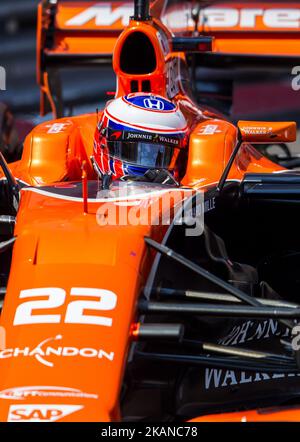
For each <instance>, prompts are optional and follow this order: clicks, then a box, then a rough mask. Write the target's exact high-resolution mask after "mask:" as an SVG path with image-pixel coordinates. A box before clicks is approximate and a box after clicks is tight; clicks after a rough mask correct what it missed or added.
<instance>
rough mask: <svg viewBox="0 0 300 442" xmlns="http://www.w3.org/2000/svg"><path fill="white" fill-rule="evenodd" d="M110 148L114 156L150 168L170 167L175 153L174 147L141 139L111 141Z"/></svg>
mask: <svg viewBox="0 0 300 442" xmlns="http://www.w3.org/2000/svg"><path fill="white" fill-rule="evenodd" d="M108 148H109V151H110V154H111V155H112V156H113V157H116V158H119V159H120V160H122V161H126V162H128V163H132V164H137V165H139V166H143V167H149V168H168V167H169V166H170V164H171V161H172V158H173V154H174V147H171V146H164V145H161V144H151V143H144V142H139V141H138V142H128V141H109V142H108Z"/></svg>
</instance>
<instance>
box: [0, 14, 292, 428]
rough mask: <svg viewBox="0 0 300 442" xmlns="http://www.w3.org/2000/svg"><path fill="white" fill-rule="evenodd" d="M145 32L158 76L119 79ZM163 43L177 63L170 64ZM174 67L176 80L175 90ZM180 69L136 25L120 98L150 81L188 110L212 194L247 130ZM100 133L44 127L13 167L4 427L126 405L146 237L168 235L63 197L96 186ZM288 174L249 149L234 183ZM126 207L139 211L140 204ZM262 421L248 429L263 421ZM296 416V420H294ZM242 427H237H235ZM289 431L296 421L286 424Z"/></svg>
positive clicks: (2, 360) (199, 166)
mask: <svg viewBox="0 0 300 442" xmlns="http://www.w3.org/2000/svg"><path fill="white" fill-rule="evenodd" d="M74 7H75V6H74ZM76 7H77V6H76ZM78 8H81V6H80V7H78ZM72 13H73V12H72ZM64 14H65V13H64V11H61V12H60V13H59V17H58V20H59V26H60V27H61V28H63V27H64V21H65V20H66V19H67V18H68V17H67V15H66V16H65V15H64ZM66 14H67V13H66ZM136 30H139V31H141V32H144V33H145V34H146V35H148V37H149V39H150V40H151V42H152V44H153V47H154V50H155V54H156V58H157V68H156V70H155V71H154V72H152V73H149V74H147V75H146V76H139V75H133V74H131V75H128V74H126V73H125V72H122V70H121V69H120V63H119V57H120V52H121V51H122V47H123V44H124V41H126V38H127V37H128V35H129V34H131V33H134V32H136ZM158 34H159V35H160V37H158ZM161 39H164V41H165V43H166V45H167V47H169V50H168V51H165V52H164V50H165V48H163V47H162V44H161ZM83 45H84V43H83V42H82V50H84V51H85V50H86V48H85V47H84V46H83ZM168 45H169V46H168ZM70 50H72V47H71V43H70ZM105 50H106V49H105ZM110 50H111V48H110ZM174 60H175V61H176V63H174ZM170 63H172V66H173V69H175V68H174V66H175V67H176V69H177V71H176V72H177V73H178V75H177V77H176V81H175V83H174V84H173V88H170V81H171V77H170V75H168V70H169V72H170V70H171V69H172V66H171V65H170ZM182 63H184V55H183V54H180V53H179V54H176V53H172V51H171V34H170V32H169V31H167V30H166V28H165V27H164V26H162V25H161V24H160V22H159V21H158V20H155V21H154V22H147V23H141V22H134V21H133V22H131V24H130V26H129V27H128V28H126V30H125V31H124V33H123V34H122V35H121V37H120V38H119V40H118V42H117V45H116V48H115V52H114V69H115V72H116V74H117V78H118V91H117V96H120V95H123V94H124V93H128V92H130V88H129V87H130V84H131V81H132V80H137V81H138V82H140V81H143V79H145V78H147V79H148V80H149V81H150V82H151V91H152V92H153V93H158V94H161V95H163V96H166V97H169V98H171V99H172V100H173V101H175V102H177V103H178V105H179V106H180V108H181V110H182V111H183V113H184V114H185V116H186V118H187V120H188V122H189V125H190V128H191V133H190V145H189V154H188V160H187V166H186V173H185V175H184V178H183V180H182V183H181V184H182V185H184V186H187V187H189V188H194V189H203V190H205V189H207V188H212V187H215V186H216V184H217V183H218V181H219V179H220V176H221V174H222V172H223V170H224V167H225V165H226V164H227V162H228V160H229V158H230V156H231V154H232V152H233V149H234V147H235V145H236V142H237V138H238V129H237V127H236V126H234V125H233V124H232V123H230V122H228V121H226V120H223V119H221V118H217V117H214V116H213V115H211V114H210V113H208V112H205V111H204V110H202V109H200V108H198V107H197V106H196V104H195V103H194V102H193V101H192V99H191V98H190V97H189V96H188V95H187V94H186V92H185V90H184V88H183V86H182V84H181V81H180V78H181V67H180V66H181V65H182ZM170 94H171V95H170ZM96 123H97V117H96V114H94V115H93V114H92V115H84V116H79V117H72V118H63V119H58V120H53V121H50V122H46V123H42V124H40V125H39V126H37V127H36V128H35V129H34V130H33V131H32V132H31V133H30V134H29V135H28V137H27V138H26V140H25V144H24V151H23V155H22V158H21V160H20V161H18V162H16V163H14V164H12V165H11V171H12V172H13V174H14V176H15V177H16V178H17V179H18V180H20V182H24V183H26V184H27V185H29V187H25V188H23V190H21V202H20V207H19V211H18V215H17V222H16V227H15V233H14V234H15V236H16V238H17V239H16V242H15V245H14V249H13V257H12V264H11V271H10V278H9V281H8V286H7V293H6V298H5V302H4V307H3V310H2V313H1V325H2V326H4V327H5V329H6V331H7V343H6V349H5V350H3V351H1V352H0V371H1V376H0V420H1V421H7V420H10V421H18V420H19V421H20V420H21V421H22V416H23V417H24V409H22V406H23V405H24V404H27V405H28V404H30V405H32V409H33V410H34V405H37V406H38V407H37V409H39V410H41V406H45V407H46V408H47V409H48V411H49V410H50V411H49V412H50V417H51V413H52V415H53V416H54V417H57V419H56V420H59V421H112V420H120V419H121V415H120V404H119V397H120V391H121V387H122V379H123V374H124V368H125V366H126V362H127V352H128V348H129V345H130V343H131V340H132V338H135V337H136V336H135V334H136V333H132V324H133V323H135V322H136V320H137V318H136V304H137V299H138V296H139V294H140V293H141V290H142V287H143V285H144V284H145V281H146V278H147V276H148V273H149V270H150V266H151V264H152V262H153V258H154V254H153V253H152V252H150V251H149V250H148V249H147V248H146V246H145V242H144V237H145V236H151V237H152V238H155V239H157V240H158V241H160V240H162V238H163V236H164V234H165V229H164V228H161V227H159V226H151V225H141V226H132V225H115V226H109V225H105V226H101V225H99V222H98V218H97V213H98V211H99V209H100V208H101V207H102V205H103V204H107V201H106V200H103V199H101V198H99V199H91V198H88V200H87V201H86V202H87V206H86V205H84V199H83V198H82V194H80V195H77V196H74V197H65V196H64V195H62V194H61V193H59V192H57V190H61V189H64V188H66V189H68V187H70V188H72V186H74V187H76V182H80V181H81V180H82V164H83V163H84V164H85V170H84V174H83V175H84V176H83V179H84V180H85V179H86V178H87V179H88V181H89V183H92V182H93V180H96V175H95V173H94V171H93V168H92V164H91V161H90V156H91V154H92V149H93V136H94V130H95V127H96ZM280 170H283V169H282V168H281V167H280V166H277V165H275V164H273V163H272V162H271V161H269V160H267V159H266V158H265V157H263V156H262V155H261V154H259V153H258V152H257V150H255V149H254V148H253V147H252V146H251V145H249V144H247V143H245V144H244V145H243V147H242V148H241V150H240V152H239V154H238V156H237V158H236V160H235V162H234V164H233V167H232V169H231V171H230V174H229V179H232V180H241V179H242V178H243V177H244V175H245V173H248V172H254V173H255V172H259V173H264V172H266V173H267V172H269V173H270V172H275V171H280ZM89 183H88V184H89ZM41 186H43V188H41ZM149 198H150V199H151V197H149ZM119 203H120V201H118V199H114V200H112V201H110V202H109V204H110V205H112V206H114V207H115V206H116V210H118V207H120V205H119ZM123 203H124V201H123ZM127 204H128V207H130V201H129V202H128V201H127ZM54 295H55V296H54ZM89 302H90V304H89ZM41 386H43V387H41ZM25 387H26V388H27V390H26V395H25V396H21V397H16V396H15V395H14V391H15V389H17V390H18V391H19V392H20V391H22V389H23V388H25ZM28 387H32V389H31V393H30V391H29V390H28ZM32 391H33V392H34V391H35V393H32ZM51 392H52V393H53V394H52V395H51ZM57 404H58V405H57ZM72 407H73V408H72ZM22 410H23V411H22ZM255 413H256V412H255ZM255 413H254V414H251V413H250V415H249V416H250V417H249V419H250V418H251V416H256V417H257V419H254V420H260V419H259V415H258V414H255ZM283 414H284V412H282V415H283ZM240 416H241V415H240ZM291 416H296V414H295V412H294V411H291ZM279 417H280V418H281V414H280V416H279ZM239 418H240V417H239V416H238V417H235V416H232V420H235V419H236V420H239ZM207 419H208V418H207ZM211 419H213V418H211ZM223 419H224V420H226V416H224V418H223ZM216 420H218V419H217V418H216ZM286 420H292V418H291V417H288V416H286Z"/></svg>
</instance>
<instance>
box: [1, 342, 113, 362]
mask: <svg viewBox="0 0 300 442" xmlns="http://www.w3.org/2000/svg"><path fill="white" fill-rule="evenodd" d="M61 339H62V336H61V335H57V336H55V337H54V338H48V339H45V340H44V341H42V342H40V343H39V344H38V345H37V346H36V347H34V348H32V347H23V348H18V347H16V348H6V349H5V350H1V351H0V360H1V359H10V358H18V357H23V358H34V359H36V360H37V361H38V362H39V363H40V364H42V365H45V366H46V367H51V368H52V367H54V362H53V361H52V359H53V358H54V359H57V358H62V357H80V358H96V359H103V358H104V359H106V360H108V361H113V359H114V352H106V351H104V350H102V349H95V348H89V347H86V348H77V347H64V346H58V345H52V346H50V345H49V344H50V342H51V341H59V340H61ZM49 359H50V360H49Z"/></svg>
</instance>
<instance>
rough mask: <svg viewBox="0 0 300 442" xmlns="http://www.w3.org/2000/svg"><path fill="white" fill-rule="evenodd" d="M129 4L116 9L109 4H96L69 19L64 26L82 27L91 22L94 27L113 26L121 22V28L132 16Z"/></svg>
mask: <svg viewBox="0 0 300 442" xmlns="http://www.w3.org/2000/svg"><path fill="white" fill-rule="evenodd" d="M133 12H134V10H133V5H132V4H131V3H129V2H128V3H123V4H121V5H120V4H119V5H118V6H117V7H114V5H113V4H112V3H110V2H102V3H96V4H95V5H93V6H91V7H90V8H87V9H85V10H83V11H82V12H80V13H79V14H77V15H75V16H74V17H72V18H71V19H69V20H68V21H67V22H66V23H65V25H66V26H79V27H80V26H84V25H86V24H87V23H89V22H91V23H92V24H93V25H94V26H99V27H103V26H104V27H106V26H113V25H114V24H116V23H117V22H119V21H121V23H122V25H123V26H127V25H128V23H129V17H130V16H132V15H133Z"/></svg>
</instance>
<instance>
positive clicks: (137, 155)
mask: <svg viewBox="0 0 300 442" xmlns="http://www.w3.org/2000/svg"><path fill="white" fill-rule="evenodd" d="M187 145H188V127H187V121H186V119H185V117H184V115H183V113H182V112H181V111H180V109H179V108H178V105H177V104H174V103H173V102H172V101H170V100H168V99H166V98H164V97H161V96H158V95H153V94H151V93H147V94H146V93H132V94H129V95H126V96H122V97H120V98H117V99H115V100H112V101H111V102H109V104H108V105H107V107H106V108H105V110H104V112H103V114H102V117H101V119H100V121H99V123H98V125H97V129H96V133H95V138H94V154H93V163H94V167H95V170H96V172H97V173H98V175H99V176H100V177H103V175H110V176H111V178H112V179H120V178H123V177H125V176H136V175H144V174H145V173H146V172H147V171H149V170H150V169H155V170H159V169H165V170H168V172H170V173H172V174H173V175H175V176H176V167H177V163H178V161H177V160H178V157H179V154H180V152H181V150H182V149H185V148H186V147H187Z"/></svg>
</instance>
